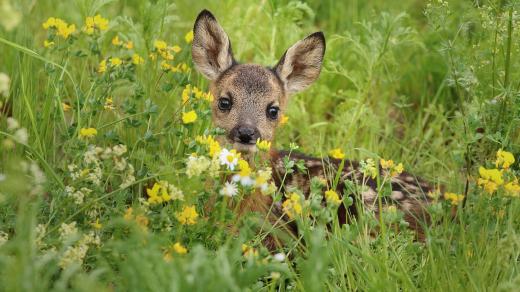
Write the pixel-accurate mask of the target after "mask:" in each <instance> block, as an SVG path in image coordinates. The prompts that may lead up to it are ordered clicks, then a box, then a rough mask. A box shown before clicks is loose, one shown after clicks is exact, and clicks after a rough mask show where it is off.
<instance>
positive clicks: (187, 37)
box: [184, 30, 193, 44]
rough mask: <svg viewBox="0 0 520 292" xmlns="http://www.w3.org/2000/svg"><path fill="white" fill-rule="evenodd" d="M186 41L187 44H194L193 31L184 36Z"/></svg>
mask: <svg viewBox="0 0 520 292" xmlns="http://www.w3.org/2000/svg"><path fill="white" fill-rule="evenodd" d="M184 40H185V41H186V43H187V44H191V42H193V30H190V31H189V32H188V33H187V34H186V35H185V36H184Z"/></svg>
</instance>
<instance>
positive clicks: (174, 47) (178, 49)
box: [170, 46, 181, 53]
mask: <svg viewBox="0 0 520 292" xmlns="http://www.w3.org/2000/svg"><path fill="white" fill-rule="evenodd" d="M170 49H171V50H172V51H173V52H174V53H178V52H180V51H181V47H179V46H173V47H171V48H170Z"/></svg>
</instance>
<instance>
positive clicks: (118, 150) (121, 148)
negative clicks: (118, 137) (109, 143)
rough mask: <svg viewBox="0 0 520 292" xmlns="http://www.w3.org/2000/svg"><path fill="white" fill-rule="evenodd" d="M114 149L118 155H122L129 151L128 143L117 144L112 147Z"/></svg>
mask: <svg viewBox="0 0 520 292" xmlns="http://www.w3.org/2000/svg"><path fill="white" fill-rule="evenodd" d="M112 151H113V152H114V154H115V155H116V156H121V155H123V154H125V153H126V151H127V149H126V145H123V144H119V145H116V146H114V147H112Z"/></svg>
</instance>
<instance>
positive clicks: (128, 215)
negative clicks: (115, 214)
mask: <svg viewBox="0 0 520 292" xmlns="http://www.w3.org/2000/svg"><path fill="white" fill-rule="evenodd" d="M133 217H134V209H133V208H132V207H130V208H128V209H126V211H125V215H124V216H123V218H124V219H125V220H132V218H133Z"/></svg>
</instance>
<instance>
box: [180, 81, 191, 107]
mask: <svg viewBox="0 0 520 292" xmlns="http://www.w3.org/2000/svg"><path fill="white" fill-rule="evenodd" d="M190 94H191V85H190V84H188V85H186V86H185V87H184V89H183V90H182V103H186V102H187V101H188V100H189V99H190Z"/></svg>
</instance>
